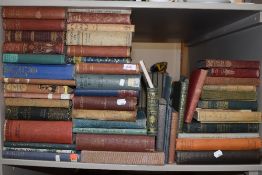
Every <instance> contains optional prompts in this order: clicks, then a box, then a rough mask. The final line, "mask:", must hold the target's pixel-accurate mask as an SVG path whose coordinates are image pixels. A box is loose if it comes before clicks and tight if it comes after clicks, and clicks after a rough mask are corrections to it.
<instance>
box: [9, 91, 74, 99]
mask: <svg viewBox="0 0 262 175" xmlns="http://www.w3.org/2000/svg"><path fill="white" fill-rule="evenodd" d="M4 97H6V98H32V99H33V98H35V99H41V98H42V99H55V100H70V99H73V97H74V94H47V93H31V92H4Z"/></svg>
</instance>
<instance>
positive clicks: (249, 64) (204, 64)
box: [197, 59, 260, 69]
mask: <svg viewBox="0 0 262 175" xmlns="http://www.w3.org/2000/svg"><path fill="white" fill-rule="evenodd" d="M197 66H198V67H199V68H213V67H221V68H227V67H228V68H249V69H259V68H260V62H259V61H254V60H252V61H249V60H222V59H205V60H200V61H198V63H197Z"/></svg>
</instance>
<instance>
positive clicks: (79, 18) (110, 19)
mask: <svg viewBox="0 0 262 175" xmlns="http://www.w3.org/2000/svg"><path fill="white" fill-rule="evenodd" d="M67 22H68V23H73V22H79V23H92V24H131V21H130V14H109V13H78V12H74V13H70V12H69V13H68V18H67Z"/></svg>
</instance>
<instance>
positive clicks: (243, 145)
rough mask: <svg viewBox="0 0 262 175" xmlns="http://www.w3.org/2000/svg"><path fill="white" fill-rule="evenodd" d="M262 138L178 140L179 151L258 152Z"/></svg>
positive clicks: (177, 148)
mask: <svg viewBox="0 0 262 175" xmlns="http://www.w3.org/2000/svg"><path fill="white" fill-rule="evenodd" d="M261 146H262V145H261V139H260V138H236V139H233V138H218V139H217V138H210V139H209V138H204V139H202V138H178V139H176V150H177V151H184V150H185V151H189V150H190V151H202V150H203V151H204V150H206V151H209V150H239V151H240V150H256V149H260V148H261Z"/></svg>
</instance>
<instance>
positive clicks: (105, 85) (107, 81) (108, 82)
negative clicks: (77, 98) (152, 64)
mask: <svg viewBox="0 0 262 175" xmlns="http://www.w3.org/2000/svg"><path fill="white" fill-rule="evenodd" d="M75 80H76V87H77V88H89V89H103V90H104V89H117V90H121V89H125V90H140V81H141V75H106V74H76V76H75Z"/></svg>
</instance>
